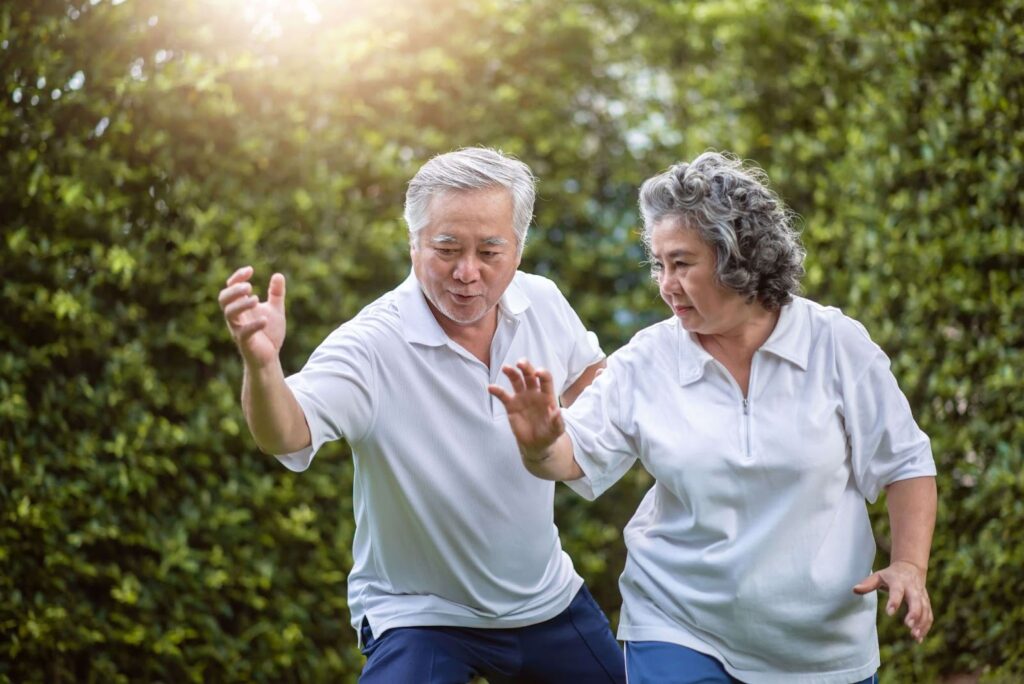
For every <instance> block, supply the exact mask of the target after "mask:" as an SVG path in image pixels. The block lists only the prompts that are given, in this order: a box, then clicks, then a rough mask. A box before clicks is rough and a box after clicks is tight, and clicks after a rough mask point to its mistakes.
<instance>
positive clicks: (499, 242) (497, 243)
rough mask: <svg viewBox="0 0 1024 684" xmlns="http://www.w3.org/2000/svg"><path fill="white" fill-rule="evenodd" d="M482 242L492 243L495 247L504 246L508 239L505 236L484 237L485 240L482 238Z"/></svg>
mask: <svg viewBox="0 0 1024 684" xmlns="http://www.w3.org/2000/svg"><path fill="white" fill-rule="evenodd" d="M481 242H482V243H483V244H485V245H492V246H495V247H504V246H505V245H507V244H508V240H506V239H505V238H503V237H489V238H484V239H483V240H481Z"/></svg>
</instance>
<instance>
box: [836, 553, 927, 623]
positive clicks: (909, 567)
mask: <svg viewBox="0 0 1024 684" xmlns="http://www.w3.org/2000/svg"><path fill="white" fill-rule="evenodd" d="M879 589H881V590H883V591H888V592H889V600H888V602H887V603H886V606H885V612H886V613H887V614H889V615H895V614H896V611H897V610H899V608H900V605H902V603H903V602H904V601H906V602H907V615H906V617H905V618H903V622H904V624H906V625H907V627H909V628H910V635H911V636H912V637H914V639H915V640H916V641H917V642H918V643H921V642H922V641H923V640H924V638H925V636H927V635H928V630H929V629H931V627H932V620H933V615H932V604H931V600H930V599H929V598H928V589H927V588H926V587H925V572H924V570H922V569H921V568H919V567H917V566H916V565H914V564H913V563H911V562H909V561H899V560H898V561H894V562H893V563H892V564H891V565H890V566H889V567H887V568H885V569H883V570H879V571H878V572H874V573H872V574H871V575H869V576H868V577H866V578H864V579H863V580H861V582H860V583H859V584H858V585H857V586H855V587H854V588H853V592H854V593H855V594H867V593H870V592H872V591H877V590H879Z"/></svg>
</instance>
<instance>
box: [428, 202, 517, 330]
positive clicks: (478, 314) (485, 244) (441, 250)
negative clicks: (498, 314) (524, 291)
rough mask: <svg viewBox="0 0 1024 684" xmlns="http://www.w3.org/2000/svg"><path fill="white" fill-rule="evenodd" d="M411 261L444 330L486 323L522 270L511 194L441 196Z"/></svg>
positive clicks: (431, 204)
mask: <svg viewBox="0 0 1024 684" xmlns="http://www.w3.org/2000/svg"><path fill="white" fill-rule="evenodd" d="M410 256H411V257H412V267H413V271H414V272H415V273H416V278H417V279H418V280H419V282H420V287H421V288H422V290H423V293H424V294H425V295H426V297H427V300H428V301H429V302H430V304H431V309H432V310H433V312H434V316H435V317H437V319H438V322H439V323H440V324H441V326H442V327H447V325H448V324H455V325H472V324H474V323H478V322H480V321H482V320H483V319H484V318H485V316H487V315H488V314H490V313H491V312H493V311H494V307H495V305H496V304H497V303H498V300H499V299H501V295H502V294H504V292H505V288H506V287H508V285H509V283H511V282H512V278H513V276H515V273H516V269H517V268H518V267H519V262H520V256H519V253H518V250H517V248H516V235H515V230H514V229H513V227H512V196H511V194H510V193H509V192H508V191H507V190H505V189H504V188H486V189H482V190H449V191H448V192H445V193H443V194H441V195H438V196H437V197H435V198H434V199H433V201H432V202H431V203H430V221H429V222H428V224H427V225H426V226H424V228H423V229H422V230H421V231H420V233H419V237H418V240H417V242H416V245H415V246H414V247H413V248H411V249H410Z"/></svg>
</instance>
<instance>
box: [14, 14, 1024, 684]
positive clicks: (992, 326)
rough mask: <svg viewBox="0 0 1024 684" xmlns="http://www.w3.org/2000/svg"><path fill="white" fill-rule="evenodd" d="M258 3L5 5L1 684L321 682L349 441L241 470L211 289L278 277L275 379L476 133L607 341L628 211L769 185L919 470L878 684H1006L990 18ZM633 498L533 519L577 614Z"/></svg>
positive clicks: (1011, 128) (337, 317) (1015, 312)
mask: <svg viewBox="0 0 1024 684" xmlns="http://www.w3.org/2000/svg"><path fill="white" fill-rule="evenodd" d="M293 5H296V6H294V7H293ZM320 5H322V6H320ZM305 6H306V7H308V6H311V5H305ZM246 7H249V8H250V11H249V13H248V14H246V11H245V8H246ZM270 7H271V5H270V4H263V3H245V2H242V1H241V0H238V3H237V4H232V3H212V4H211V3H189V2H183V3H178V2H158V1H156V0H133V1H132V2H124V3H119V4H116V5H115V4H113V3H112V2H107V1H101V2H98V3H97V4H93V3H92V2H91V1H89V0H81V1H79V2H60V1H57V0H26V1H25V2H19V3H8V4H6V5H4V6H2V7H0V73H3V74H4V89H3V91H2V92H0V96H2V98H3V105H2V106H0V142H2V145H0V150H2V151H0V164H2V169H3V178H4V183H3V185H2V186H0V230H2V240H0V264H2V272H3V278H2V280H0V288H2V289H0V292H2V295H0V297H2V304H3V310H4V316H3V317H2V319H0V452H2V456H0V515H2V519H3V523H2V525H0V681H11V682H22V681H46V682H69V681H76V682H77V681H84V682H87V681H96V682H100V681H102V682H114V681H125V682H127V681H175V682H177V681H275V682H276V681H302V682H306V681H326V680H332V681H334V680H342V681H345V680H353V679H354V677H355V674H356V673H357V672H358V670H359V667H360V664H361V658H360V656H359V654H358V652H357V651H356V650H355V648H354V639H353V633H352V632H351V630H350V628H349V627H348V624H347V623H348V614H347V608H346V603H345V591H344V587H345V575H346V571H347V569H348V568H349V566H350V564H351V558H350V554H349V543H350V539H351V535H352V528H353V521H352V516H351V468H350V464H349V461H348V458H347V456H348V452H347V449H346V447H345V446H344V445H343V444H336V445H332V446H331V447H329V448H327V449H325V451H324V452H323V453H322V454H321V456H320V457H319V458H318V460H317V462H316V465H315V467H313V468H312V469H311V470H310V471H308V472H306V473H304V474H302V475H301V476H296V475H293V474H289V473H288V472H287V471H285V470H284V469H283V468H281V467H280V466H278V465H277V464H276V463H275V462H274V461H273V459H270V458H268V457H265V456H263V455H261V454H259V453H258V452H257V450H256V449H255V447H254V445H253V444H252V441H251V439H250V438H249V437H248V435H247V432H246V429H245V426H244V423H243V421H242V418H241V414H240V411H239V409H238V403H237V394H238V389H239V373H240V364H239V361H238V360H237V358H236V354H235V352H234V350H233V348H232V346H231V344H230V341H229V339H228V336H227V333H226V330H225V329H224V326H223V323H222V321H221V319H220V314H219V311H218V308H217V305H216V301H215V298H216V292H217V291H218V289H219V288H220V286H221V283H222V282H223V280H224V278H226V276H227V275H228V274H229V273H230V271H231V270H233V269H234V267H236V266H237V265H240V264H244V263H252V264H253V265H254V266H255V267H256V269H257V281H258V284H260V285H262V284H263V283H265V280H266V278H267V277H268V276H269V274H270V273H271V272H272V271H273V270H281V271H283V272H285V273H286V274H287V275H288V277H289V316H290V320H291V323H292V326H291V330H290V334H289V338H288V341H287V342H286V345H285V349H284V354H283V356H284V363H285V366H286V367H287V368H289V369H296V368H298V367H299V366H300V365H301V364H302V362H303V361H304V360H305V358H306V356H307V355H308V354H309V352H310V351H311V350H312V348H313V347H314V346H315V345H316V343H317V342H318V341H319V340H320V339H322V338H323V337H324V336H325V335H326V334H327V333H328V332H329V331H330V330H331V329H332V328H333V327H334V326H336V325H337V324H338V323H339V322H340V321H343V320H345V319H347V318H348V317H351V316H352V315H353V314H354V313H355V312H356V311H358V310H359V308H360V307H361V306H362V305H364V304H365V303H367V302H368V301H370V300H371V299H372V298H373V297H375V296H376V295H377V294H378V293H380V292H383V291H385V290H387V289H389V288H390V287H391V286H392V285H393V284H394V283H395V282H397V281H398V280H399V279H400V278H401V277H402V276H403V275H404V274H405V272H406V271H407V269H408V265H407V254H406V248H405V245H404V240H405V238H404V228H403V226H402V224H401V222H400V215H401V199H402V196H403V194H404V184H405V182H406V181H407V179H408V178H409V177H410V176H411V175H412V173H413V172H414V171H415V169H416V168H417V167H418V166H419V164H420V163H422V161H423V160H425V159H426V158H428V157H429V156H430V155H431V154H433V153H435V152H439V151H444V150H448V149H451V148H454V147H458V146H462V145H473V144H488V145H493V146H497V147H501V148H503V149H505V150H506V151H509V152H512V153H515V154H517V155H519V156H520V157H521V158H523V159H524V160H525V161H527V162H528V163H529V164H530V165H531V166H532V167H533V168H534V170H535V171H536V172H537V173H538V175H539V176H540V177H541V185H540V193H539V195H540V197H539V201H538V210H537V226H538V227H537V229H536V230H535V231H534V233H533V234H532V236H531V242H530V244H529V246H528V248H527V259H526V260H527V267H528V268H530V269H533V270H536V271H539V272H542V273H546V274H549V275H551V276H552V277H554V278H555V279H556V280H558V281H559V282H560V283H561V284H562V286H563V288H564V289H565V291H566V292H567V294H569V296H570V298H571V300H572V301H573V303H574V304H575V305H576V306H577V309H578V310H579V311H580V313H581V315H582V316H583V317H584V320H585V321H586V322H587V323H588V325H590V326H591V327H592V328H593V329H595V330H596V331H597V332H598V333H599V334H600V335H601V338H602V342H603V344H604V347H605V349H606V350H607V351H611V350H613V349H615V348H616V347H617V346H619V345H620V344H622V343H623V342H624V341H625V340H626V339H628V338H629V336H630V335H631V334H632V333H633V332H634V331H635V330H637V329H638V328H639V327H642V326H643V325H646V324H647V323H649V322H651V321H653V320H656V319H658V318H660V317H662V316H664V312H663V311H662V307H663V305H662V304H660V302H659V301H658V299H657V296H656V293H655V291H654V289H653V288H652V287H650V285H649V282H648V279H647V276H646V274H645V272H644V270H643V268H642V267H641V265H640V261H641V259H642V253H641V251H640V248H639V244H638V241H637V239H636V234H635V228H636V222H637V217H636V213H635V209H634V206H635V195H636V187H637V185H638V183H639V182H640V181H641V180H642V179H643V178H645V177H646V176H648V175H650V174H652V173H653V172H655V171H657V170H660V169H661V168H663V167H664V166H666V165H668V164H669V163H671V162H672V161H675V160H677V159H679V158H683V157H688V156H692V155H694V154H696V153H697V152H699V151H701V150H703V149H705V148H706V147H715V148H719V149H731V150H734V151H736V152H738V153H739V154H741V155H745V156H749V157H751V158H754V159H756V160H757V161H758V162H760V163H761V164H762V165H764V166H765V167H766V168H767V170H768V171H769V173H770V175H771V177H772V179H773V181H774V182H775V184H776V185H777V186H778V187H779V188H780V190H781V192H782V194H783V195H784V196H785V197H786V198H787V200H788V201H789V202H790V203H791V205H792V206H793V208H794V209H796V210H797V211H798V212H800V213H801V214H802V216H803V217H804V229H805V233H804V235H805V241H806V243H807V246H808V251H809V253H810V257H809V264H808V267H809V272H808V278H807V282H806V287H807V291H808V294H809V295H810V296H812V297H813V298H815V299H818V300H820V301H822V302H826V303H829V304H835V305H838V306H841V307H842V308H843V309H844V310H845V311H846V312H848V313H850V314H851V315H853V316H855V317H857V318H859V319H860V320H861V321H863V322H864V323H865V325H867V326H868V328H869V329H870V330H871V331H872V333H873V335H874V337H875V339H876V340H877V341H878V342H879V343H880V344H881V345H882V346H883V347H884V348H885V349H886V350H887V351H888V352H889V353H890V355H891V356H892V358H893V362H894V370H895V371H896V374H897V376H898V377H899V379H900V381H901V383H902V386H903V387H904V389H905V391H906V392H907V394H908V396H909V397H910V399H911V403H912V405H913V406H914V409H915V413H916V415H917V416H918V417H919V420H920V422H921V424H922V426H923V427H924V429H925V430H926V431H927V432H928V433H929V434H930V435H931V436H932V438H933V446H934V448H935V453H936V458H937V460H938V463H939V469H940V472H941V475H940V499H941V507H940V520H939V528H938V530H937V534H936V542H935V551H934V556H933V558H934V560H933V566H932V574H931V577H930V584H931V589H932V595H933V603H934V605H935V607H936V615H937V619H936V625H935V628H934V629H933V633H932V636H930V637H929V639H928V640H927V641H926V642H925V644H924V645H923V646H921V647H916V648H915V647H912V646H911V645H910V642H909V640H908V639H907V638H906V636H905V634H904V633H903V631H902V630H900V629H898V625H897V624H896V622H895V621H893V620H889V619H887V618H885V617H884V616H883V617H881V618H880V625H881V626H882V639H883V670H882V672H883V676H884V678H885V679H886V680H888V681H898V682H902V681H911V680H914V681H930V680H934V679H937V678H939V677H940V676H942V675H945V674H951V673H955V672H967V671H972V672H984V673H986V674H987V676H989V677H990V678H992V679H993V680H997V679H999V678H1000V677H1003V678H1011V679H1012V677H1013V676H1014V675H1017V674H1024V640H1022V637H1021V635H1022V634H1024V608H1022V607H1021V603H1020V601H1019V600H1018V598H1017V597H1018V596H1019V595H1020V594H1021V593H1024V570H1022V568H1024V543H1022V542H1021V541H1019V540H1018V538H1017V536H1016V535H1014V534H1013V530H1015V528H1016V527H1018V526H1019V524H1020V523H1022V522H1024V504H1022V503H1021V502H1022V501H1024V496H1022V495H1024V467H1022V465H1024V463H1022V460H1024V459H1022V454H1021V444H1022V442H1024V428H1022V422H1021V421H1020V419H1019V416H1020V415H1022V414H1024V393H1022V390H1021V383H1020V380H1019V379H1018V378H1019V369H1020V368H1021V367H1022V366H1024V363H1022V361H1024V359H1022V349H1024V333H1022V325H1024V323H1022V320H1024V315H1022V314H1024V287H1022V280H1024V269H1022V266H1024V230H1022V226H1021V216H1022V211H1021V205H1022V198H1024V193H1022V190H1021V184H1020V181H1019V178H1020V175H1021V170H1022V163H1021V150H1022V149H1024V133H1022V131H1024V117H1022V114H1021V106H1022V102H1021V99H1022V96H1021V91H1022V85H1024V66H1022V60H1020V57H1019V56H1020V54H1021V53H1022V52H1024V32H1022V28H1021V27H1022V26H1024V8H1022V3H1021V2H1011V1H1001V2H994V3H989V4H988V6H987V7H986V8H984V9H968V8H962V7H960V6H959V4H956V3H939V2H919V1H917V2H906V3H886V2H879V1H872V2H829V3H825V2H793V3H768V2H752V1H751V2H739V1H730V2H725V1H719V2H704V3H695V4H692V5H691V4H681V3H663V2H660V1H657V0H617V1H616V2H610V1H609V2H596V1H595V2H589V3H573V4H567V5H566V6H563V5H562V4H561V3H546V2H540V1H539V0H537V1H534V0H527V1H525V2H522V1H514V0H489V1H488V2H483V3H481V2H477V1H476V0H472V1H471V0H419V1H416V2H410V1H407V0H403V1H399V0H392V1H390V2H373V3H369V2H367V3H318V4H317V7H318V8H319V17H316V16H310V15H307V14H305V13H304V11H303V6H300V5H299V4H297V3H280V4H278V5H277V6H276V9H274V10H270V9H268V8H270ZM271 11H272V13H273V16H272V17H269V16H268V14H267V13H268V12H271ZM649 486H650V480H649V477H648V476H647V475H646V474H645V473H643V472H641V471H639V470H637V471H633V472H632V473H630V475H629V476H628V477H627V478H625V480H624V481H623V482H622V483H620V484H619V485H618V486H617V487H616V489H615V490H613V492H612V493H610V494H609V495H607V496H605V497H602V499H601V500H599V501H598V502H597V503H595V504H587V503H584V502H582V501H581V500H580V499H578V498H577V497H574V496H572V495H571V494H570V493H569V492H568V491H567V490H565V489H564V488H562V489H560V491H559V497H558V517H559V521H560V526H561V529H562V533H563V540H564V543H565V546H566V547H567V549H569V551H570V553H571V554H572V555H573V557H574V559H575V560H576V563H577V566H578V568H579V569H580V570H581V572H582V573H583V574H584V575H585V576H586V577H587V579H588V581H589V582H590V584H591V587H592V589H593V591H594V593H595V595H596V596H597V597H598V599H599V601H600V602H601V603H602V605H603V606H604V607H605V608H606V609H607V610H608V611H609V612H610V613H612V614H614V613H615V611H616V610H617V607H618V591H617V587H616V580H617V575H618V573H619V572H620V571H621V568H622V564H623V560H624V559H623V550H622V542H621V528H622V526H623V524H624V523H625V521H626V520H627V519H628V517H629V515H630V514H631V513H632V511H633V509H634V508H635V505H636V503H637V502H638V501H639V498H640V496H641V495H642V493H643V492H644V491H645V489H646V488H647V487H649ZM880 513H881V510H879V511H876V515H877V521H878V528H877V529H878V534H879V539H880V542H881V545H882V547H883V548H884V545H885V540H886V526H885V522H884V516H882V515H881V514H880Z"/></svg>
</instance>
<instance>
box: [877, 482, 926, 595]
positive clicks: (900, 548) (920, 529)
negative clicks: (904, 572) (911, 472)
mask: <svg viewBox="0 0 1024 684" xmlns="http://www.w3.org/2000/svg"><path fill="white" fill-rule="evenodd" d="M886 497H887V500H888V508H889V527H890V528H891V530H892V554H891V562H893V563H895V562H897V561H904V562H908V563H912V564H913V565H915V566H917V567H918V568H920V569H921V571H922V572H924V573H925V574H926V575H927V573H928V558H929V556H930V554H931V548H932V533H933V532H934V530H935V511H936V507H937V505H938V494H937V492H936V488H935V478H934V477H915V478H911V479H909V480H900V481H899V482H893V483H892V484H891V485H889V486H888V487H886Z"/></svg>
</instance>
